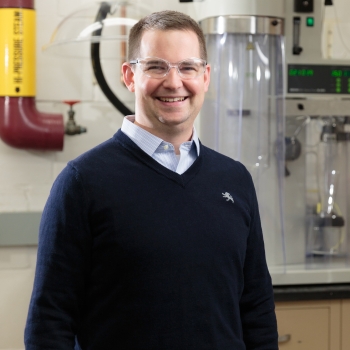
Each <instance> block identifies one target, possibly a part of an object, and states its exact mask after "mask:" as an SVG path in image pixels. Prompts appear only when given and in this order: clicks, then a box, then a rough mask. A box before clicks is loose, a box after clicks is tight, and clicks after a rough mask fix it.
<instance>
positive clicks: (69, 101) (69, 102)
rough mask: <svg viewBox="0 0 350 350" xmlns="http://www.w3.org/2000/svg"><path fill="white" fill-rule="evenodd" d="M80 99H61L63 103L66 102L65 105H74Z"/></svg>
mask: <svg viewBox="0 0 350 350" xmlns="http://www.w3.org/2000/svg"><path fill="white" fill-rule="evenodd" d="M79 102H80V101H79V100H65V101H63V103H65V104H67V105H69V106H71V107H72V106H73V105H75V104H76V103H79Z"/></svg>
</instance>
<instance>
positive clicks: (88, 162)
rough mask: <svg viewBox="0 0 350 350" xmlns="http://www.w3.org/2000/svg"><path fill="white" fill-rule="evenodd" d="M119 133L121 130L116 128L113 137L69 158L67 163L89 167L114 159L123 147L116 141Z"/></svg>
mask: <svg viewBox="0 0 350 350" xmlns="http://www.w3.org/2000/svg"><path fill="white" fill-rule="evenodd" d="M120 133H121V131H120V130H118V131H117V133H116V134H115V135H114V136H113V137H111V138H110V139H108V140H106V141H104V142H102V143H100V144H99V145H97V146H95V147H93V148H91V149H90V150H88V151H86V152H84V153H82V154H81V155H79V156H78V157H77V158H75V159H73V160H71V161H70V162H69V164H70V165H71V166H73V167H77V168H85V167H88V168H90V169H91V168H92V167H93V166H98V165H99V164H108V163H110V162H113V161H116V160H117V159H118V156H119V155H120V153H121V152H122V149H123V147H121V145H120V144H119V142H118V139H119V137H120Z"/></svg>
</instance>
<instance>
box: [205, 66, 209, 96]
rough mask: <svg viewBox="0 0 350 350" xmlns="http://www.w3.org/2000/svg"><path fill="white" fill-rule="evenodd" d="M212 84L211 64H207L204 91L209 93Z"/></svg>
mask: <svg viewBox="0 0 350 350" xmlns="http://www.w3.org/2000/svg"><path fill="white" fill-rule="evenodd" d="M209 83H210V64H207V66H206V67H205V72H204V91H205V92H207V91H208V88H209Z"/></svg>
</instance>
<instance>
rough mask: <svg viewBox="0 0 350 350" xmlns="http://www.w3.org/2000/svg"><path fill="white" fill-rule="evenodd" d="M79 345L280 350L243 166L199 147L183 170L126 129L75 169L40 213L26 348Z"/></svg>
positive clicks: (258, 227)
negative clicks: (155, 156)
mask: <svg viewBox="0 0 350 350" xmlns="http://www.w3.org/2000/svg"><path fill="white" fill-rule="evenodd" d="M226 192H227V193H229V194H230V195H231V196H232V199H233V201H234V202H232V201H231V200H230V199H229V197H227V195H226V197H224V194H225V193H226ZM75 339H77V343H78V344H79V347H80V348H81V349H84V350H85V349H95V350H102V349H121V350H141V349H145V350H146V349H147V350H151V349H152V350H188V349H196V350H205V349H208V350H209V349H210V350H226V349H227V350H241V349H242V350H243V349H254V350H258V349H259V350H275V349H278V346H277V330H276V318H275V313H274V302H273V292H272V286H271V279H270V276H269V273H268V270H267V266H266V261H265V253H264V244H263V237H262V232H261V225H260V219H259V212H258V205H257V201H256V196H255V191H254V187H253V183H252V180H251V176H250V174H249V173H248V171H247V170H246V169H245V167H244V166H243V165H242V164H240V163H239V162H236V161H234V160H232V159H230V158H228V157H225V156H223V155H221V154H219V153H217V152H214V151H213V150H210V149H209V148H206V147H204V146H202V145H201V149H200V156H199V157H198V158H197V160H196V161H195V162H194V163H193V165H192V166H191V167H190V168H189V169H188V170H187V171H186V172H185V173H184V174H182V175H179V174H177V173H175V172H172V171H171V170H168V169H166V168H165V167H163V166H162V165H160V164H159V163H157V162H156V161H155V160H153V159H152V158H151V157H149V156H148V155H147V154H146V153H144V152H143V151H142V150H141V149H140V148H139V147H138V146H136V145H135V144H134V143H133V142H132V141H131V140H130V139H129V138H128V137H127V136H126V135H124V134H123V133H122V132H121V131H120V130H119V131H118V132H117V133H116V134H115V135H114V137H113V138H112V139H110V140H108V141H106V142H105V143H103V144H101V145H100V146H98V147H96V148H94V149H92V150H91V151H89V152H87V153H85V154H83V155H82V156H80V157H79V158H77V159H76V160H74V161H72V162H70V163H69V164H68V166H67V167H66V168H65V169H64V170H63V172H62V173H61V174H60V175H59V176H58V178H57V180H56V181H55V183H54V185H53V188H52V190H51V193H50V196H49V199H48V201H47V204H46V206H45V209H44V212H43V216H42V222H41V226H40V235H39V247H38V260H37V270H36V277H35V282H34V290H33V294H32V299H31V303H30V308H29V315H28V320H27V325H26V331H25V343H26V349H27V350H37V349H43V350H49V349H54V350H59V349H62V350H63V349H64V350H68V349H73V348H74V344H75Z"/></svg>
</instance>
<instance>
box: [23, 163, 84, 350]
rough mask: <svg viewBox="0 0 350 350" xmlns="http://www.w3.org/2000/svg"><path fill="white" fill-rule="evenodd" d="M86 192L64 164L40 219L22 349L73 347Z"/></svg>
mask: <svg viewBox="0 0 350 350" xmlns="http://www.w3.org/2000/svg"><path fill="white" fill-rule="evenodd" d="M90 247H91V236H90V231H89V219H88V204H87V196H86V193H85V191H84V188H83V185H82V181H81V179H80V177H79V175H78V173H77V171H76V170H75V169H74V168H73V167H72V166H71V165H68V166H67V167H66V168H65V169H64V170H63V172H62V173H61V174H60V175H59V176H58V178H57V179H56V181H55V183H54V185H53V187H52V190H51V193H50V196H49V198H48V201H47V203H46V206H45V209H44V212H43V215H42V220H41V224H40V233H39V246H38V259H37V266H36V275H35V280H34V288H33V293H32V298H31V302H30V306H29V313H28V319H27V324H26V329H25V345H26V349H27V350H34V349H35V350H37V349H45V350H47V349H55V350H59V349H65V350H67V349H74V344H75V340H74V338H75V335H76V332H77V329H78V327H79V320H80V317H81V312H82V309H83V305H84V290H85V281H86V278H87V276H88V274H89V267H90V256H91V248H90Z"/></svg>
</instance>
